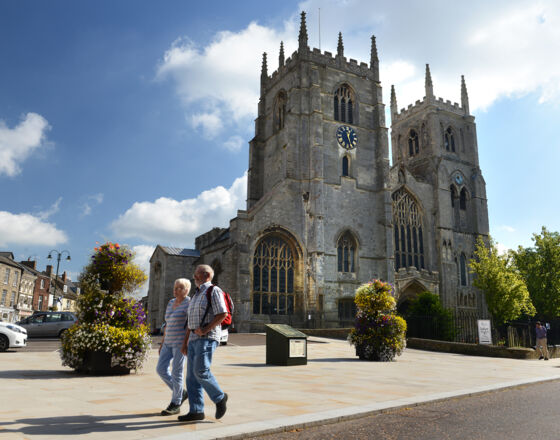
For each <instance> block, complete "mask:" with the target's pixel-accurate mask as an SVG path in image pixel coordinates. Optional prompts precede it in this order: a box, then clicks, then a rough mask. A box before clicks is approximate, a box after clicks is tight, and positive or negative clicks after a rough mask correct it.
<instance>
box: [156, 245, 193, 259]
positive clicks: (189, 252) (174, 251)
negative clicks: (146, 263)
mask: <svg viewBox="0 0 560 440" xmlns="http://www.w3.org/2000/svg"><path fill="white" fill-rule="evenodd" d="M160 248H161V250H162V251H163V252H165V253H166V254H168V255H178V256H181V257H200V252H199V251H197V250H196V249H186V248H185V249H182V248H176V247H170V246H160Z"/></svg>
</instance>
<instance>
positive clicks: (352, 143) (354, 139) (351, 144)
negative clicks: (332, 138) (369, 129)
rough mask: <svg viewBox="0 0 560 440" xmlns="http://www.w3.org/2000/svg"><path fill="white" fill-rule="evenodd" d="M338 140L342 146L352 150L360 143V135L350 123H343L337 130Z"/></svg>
mask: <svg viewBox="0 0 560 440" xmlns="http://www.w3.org/2000/svg"><path fill="white" fill-rule="evenodd" d="M336 140H337V141H338V144H339V145H340V146H341V147H342V148H346V149H347V150H351V149H353V148H356V146H357V145H358V135H357V134H356V132H355V131H354V129H353V128H352V127H348V125H341V126H340V127H338V130H336Z"/></svg>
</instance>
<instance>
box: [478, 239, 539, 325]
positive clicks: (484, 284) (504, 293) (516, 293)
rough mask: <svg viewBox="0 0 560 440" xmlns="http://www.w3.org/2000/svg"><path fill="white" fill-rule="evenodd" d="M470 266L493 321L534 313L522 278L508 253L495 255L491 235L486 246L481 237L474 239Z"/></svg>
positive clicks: (498, 323)
mask: <svg viewBox="0 0 560 440" xmlns="http://www.w3.org/2000/svg"><path fill="white" fill-rule="evenodd" d="M470 267H471V270H472V272H474V273H475V274H476V277H475V279H474V285H475V286H476V287H478V288H479V289H480V290H481V291H482V292H484V296H485V298H486V304H487V305H488V310H489V312H490V313H491V314H492V316H493V318H494V320H495V323H496V325H502V324H505V323H507V322H509V321H513V320H514V319H517V318H519V317H521V316H523V315H528V316H533V315H534V314H535V307H533V304H532V302H531V298H530V296H529V291H528V290H527V286H526V284H525V280H524V279H523V277H522V276H521V274H520V273H519V272H518V270H517V268H516V266H515V265H514V264H513V261H512V260H511V258H510V257H509V256H508V255H498V250H497V248H496V246H495V245H494V243H493V241H492V240H491V239H490V243H489V246H488V247H487V246H486V245H485V243H484V241H483V240H482V238H481V237H479V238H478V239H477V242H476V249H475V259H474V260H471V262H470Z"/></svg>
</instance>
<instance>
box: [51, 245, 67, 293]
mask: <svg viewBox="0 0 560 440" xmlns="http://www.w3.org/2000/svg"><path fill="white" fill-rule="evenodd" d="M53 252H55V253H56V254H57V256H56V275H55V278H54V291H53V299H54V301H56V280H57V279H58V267H59V266H60V259H61V258H62V255H63V254H64V253H66V254H68V256H67V257H66V261H70V260H71V258H70V252H68V251H67V250H63V251H62V252H59V251H57V250H56V249H52V250H51V251H50V252H49V256H48V257H47V260H50V259H52V253H53ZM57 302H58V301H57Z"/></svg>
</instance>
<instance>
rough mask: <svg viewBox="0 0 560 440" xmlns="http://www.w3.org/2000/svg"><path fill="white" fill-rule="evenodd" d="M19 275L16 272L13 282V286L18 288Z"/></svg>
mask: <svg viewBox="0 0 560 440" xmlns="http://www.w3.org/2000/svg"><path fill="white" fill-rule="evenodd" d="M18 275H19V274H18V273H17V272H15V271H14V280H13V282H12V286H13V287H16V286H17V282H18Z"/></svg>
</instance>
